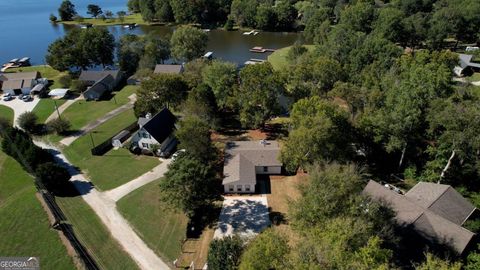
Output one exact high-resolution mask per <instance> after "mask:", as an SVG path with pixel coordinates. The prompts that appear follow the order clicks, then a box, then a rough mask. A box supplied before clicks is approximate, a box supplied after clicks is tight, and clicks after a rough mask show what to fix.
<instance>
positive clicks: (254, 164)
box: [222, 140, 282, 193]
mask: <svg viewBox="0 0 480 270" xmlns="http://www.w3.org/2000/svg"><path fill="white" fill-rule="evenodd" d="M279 156H280V147H279V145H278V143H277V142H276V141H266V140H261V141H234V142H229V143H227V145H226V149H225V158H224V166H223V175H224V178H223V182H222V184H223V187H224V191H225V193H254V192H255V190H256V188H255V187H256V184H257V174H281V173H282V163H281V162H280V161H279Z"/></svg>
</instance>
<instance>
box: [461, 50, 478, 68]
mask: <svg viewBox="0 0 480 270" xmlns="http://www.w3.org/2000/svg"><path fill="white" fill-rule="evenodd" d="M458 58H459V62H460V67H461V68H466V67H475V68H480V63H475V62H472V59H473V55H470V54H462V53H461V54H459V55H458Z"/></svg>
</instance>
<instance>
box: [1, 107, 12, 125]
mask: <svg viewBox="0 0 480 270" xmlns="http://www.w3.org/2000/svg"><path fill="white" fill-rule="evenodd" d="M13 116H14V113H13V110H12V109H11V108H9V107H7V106H4V105H0V117H3V118H5V119H7V120H9V121H10V123H13Z"/></svg>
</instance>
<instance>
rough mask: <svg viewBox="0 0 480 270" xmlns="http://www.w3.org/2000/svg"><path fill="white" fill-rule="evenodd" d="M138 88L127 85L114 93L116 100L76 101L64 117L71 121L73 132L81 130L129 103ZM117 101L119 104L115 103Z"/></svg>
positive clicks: (65, 112)
mask: <svg viewBox="0 0 480 270" xmlns="http://www.w3.org/2000/svg"><path fill="white" fill-rule="evenodd" d="M138 88H139V86H135V85H127V86H125V87H124V88H123V89H122V90H120V91H118V92H114V95H115V99H113V98H111V99H110V100H99V101H85V100H79V101H76V102H75V103H73V104H72V105H71V106H70V107H68V108H67V109H66V110H65V111H64V112H63V113H62V117H63V118H64V119H67V120H68V121H70V124H71V125H72V126H71V129H72V130H80V129H81V128H83V127H84V126H86V125H87V124H88V123H90V122H92V121H95V120H96V119H98V118H100V117H102V116H104V115H105V114H107V113H108V112H110V111H113V110H115V109H116V108H118V107H120V106H122V105H125V104H126V103H128V102H129V101H130V100H129V99H128V97H129V96H130V95H132V94H133V93H135V92H136V91H137V89H138ZM115 100H116V102H117V103H115Z"/></svg>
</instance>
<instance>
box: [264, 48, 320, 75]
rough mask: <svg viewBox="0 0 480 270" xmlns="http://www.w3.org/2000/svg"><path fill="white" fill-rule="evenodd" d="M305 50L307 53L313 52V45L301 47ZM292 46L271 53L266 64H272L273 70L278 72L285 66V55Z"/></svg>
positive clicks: (286, 61) (286, 62)
mask: <svg viewBox="0 0 480 270" xmlns="http://www.w3.org/2000/svg"><path fill="white" fill-rule="evenodd" d="M303 46H305V47H306V48H307V50H308V51H313V50H314V49H315V45H303ZM291 47H292V46H289V47H285V48H281V49H278V50H276V51H275V52H273V53H272V54H271V55H269V56H268V62H270V63H271V64H272V67H273V68H274V69H275V70H280V69H282V68H283V67H285V66H287V64H288V60H287V54H288V51H289V50H290V48H291Z"/></svg>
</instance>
